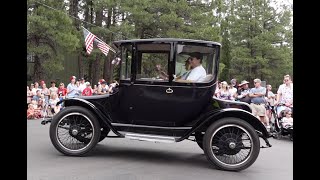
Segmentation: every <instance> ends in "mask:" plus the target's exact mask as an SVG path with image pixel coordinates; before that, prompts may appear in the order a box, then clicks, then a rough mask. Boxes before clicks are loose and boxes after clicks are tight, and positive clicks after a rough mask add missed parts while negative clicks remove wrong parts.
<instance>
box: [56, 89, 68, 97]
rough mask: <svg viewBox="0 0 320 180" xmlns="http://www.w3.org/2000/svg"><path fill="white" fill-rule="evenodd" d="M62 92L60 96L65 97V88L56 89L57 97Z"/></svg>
mask: <svg viewBox="0 0 320 180" xmlns="http://www.w3.org/2000/svg"><path fill="white" fill-rule="evenodd" d="M61 92H62V96H65V95H66V94H67V88H59V89H58V96H59V94H60V93H61Z"/></svg>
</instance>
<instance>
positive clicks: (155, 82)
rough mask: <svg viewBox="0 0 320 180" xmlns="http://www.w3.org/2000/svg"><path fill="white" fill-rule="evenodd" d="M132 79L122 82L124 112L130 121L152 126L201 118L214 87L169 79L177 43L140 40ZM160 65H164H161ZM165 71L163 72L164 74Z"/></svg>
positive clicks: (122, 107)
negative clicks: (174, 81)
mask: <svg viewBox="0 0 320 180" xmlns="http://www.w3.org/2000/svg"><path fill="white" fill-rule="evenodd" d="M135 48H136V51H135V54H134V55H133V57H134V59H133V61H132V62H133V63H132V67H133V68H132V69H131V70H132V74H133V76H132V77H131V81H130V82H129V81H127V82H125V81H123V83H122V84H121V91H122V93H121V100H120V102H121V106H120V107H121V112H123V114H122V118H123V119H126V122H129V123H131V124H136V125H150V126H164V127H174V126H184V125H185V123H186V122H190V121H192V120H193V119H195V118H197V117H198V116H199V114H200V112H201V111H202V109H203V108H204V107H205V106H206V105H207V104H206V103H207V102H208V101H209V99H210V97H211V94H212V93H211V90H210V88H207V87H199V86H196V85H192V84H186V85H182V84H178V85H177V84H175V85H174V84H173V83H172V82H170V81H169V79H170V76H167V78H165V75H164V76H163V74H166V75H169V72H172V71H169V69H170V67H171V66H172V65H173V66H174V63H173V57H174V54H173V50H172V49H173V48H174V47H173V43H151V44H136V47H135ZM159 65H160V68H159ZM161 74H162V75H161Z"/></svg>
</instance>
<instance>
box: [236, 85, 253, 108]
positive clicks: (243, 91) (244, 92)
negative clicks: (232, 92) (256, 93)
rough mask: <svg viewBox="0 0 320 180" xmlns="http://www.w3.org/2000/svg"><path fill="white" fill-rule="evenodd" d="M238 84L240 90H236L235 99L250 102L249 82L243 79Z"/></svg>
mask: <svg viewBox="0 0 320 180" xmlns="http://www.w3.org/2000/svg"><path fill="white" fill-rule="evenodd" d="M238 86H239V87H240V90H239V92H237V95H236V100H238V101H241V102H246V103H248V104H250V103H251V98H250V97H249V92H250V89H249V82H248V81H246V80H243V81H241V83H240V84H239V85H238Z"/></svg>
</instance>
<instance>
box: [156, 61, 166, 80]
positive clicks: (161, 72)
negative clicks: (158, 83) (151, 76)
mask: <svg viewBox="0 0 320 180" xmlns="http://www.w3.org/2000/svg"><path fill="white" fill-rule="evenodd" d="M156 71H157V73H158V78H160V79H164V80H168V79H169V75H168V74H167V73H166V72H165V71H164V70H163V69H162V67H161V65H160V64H157V65H156Z"/></svg>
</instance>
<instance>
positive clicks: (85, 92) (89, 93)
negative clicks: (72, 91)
mask: <svg viewBox="0 0 320 180" xmlns="http://www.w3.org/2000/svg"><path fill="white" fill-rule="evenodd" d="M82 96H92V89H91V88H89V87H86V88H84V90H83V91H82Z"/></svg>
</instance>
